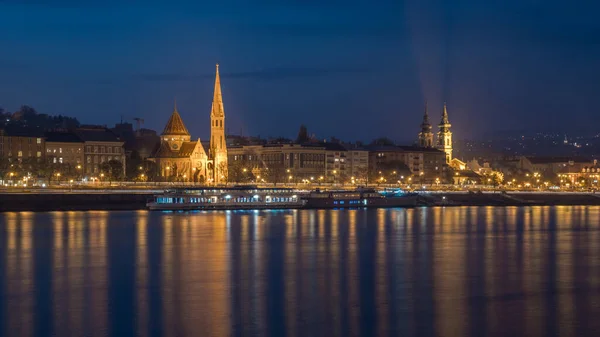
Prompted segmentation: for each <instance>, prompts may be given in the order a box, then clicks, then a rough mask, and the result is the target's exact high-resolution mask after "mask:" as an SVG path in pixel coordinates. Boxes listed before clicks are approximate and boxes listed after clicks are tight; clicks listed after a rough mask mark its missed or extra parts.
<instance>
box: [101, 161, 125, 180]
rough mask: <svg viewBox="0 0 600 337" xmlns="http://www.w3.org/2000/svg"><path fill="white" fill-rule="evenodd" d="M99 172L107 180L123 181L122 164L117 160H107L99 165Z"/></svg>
mask: <svg viewBox="0 0 600 337" xmlns="http://www.w3.org/2000/svg"><path fill="white" fill-rule="evenodd" d="M100 172H102V173H104V176H105V177H106V178H107V179H108V180H109V181H111V182H112V181H113V180H121V179H123V176H124V173H123V163H121V162H120V161H118V160H114V159H113V160H109V161H107V162H106V161H105V162H104V163H102V164H100Z"/></svg>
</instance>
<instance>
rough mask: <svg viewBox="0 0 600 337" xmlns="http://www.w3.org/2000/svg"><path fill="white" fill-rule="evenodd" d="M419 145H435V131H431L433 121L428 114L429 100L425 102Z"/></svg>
mask: <svg viewBox="0 0 600 337" xmlns="http://www.w3.org/2000/svg"><path fill="white" fill-rule="evenodd" d="M419 146H420V147H433V132H431V123H429V115H428V114H427V102H425V114H424V115H423V122H422V123H421V132H419Z"/></svg>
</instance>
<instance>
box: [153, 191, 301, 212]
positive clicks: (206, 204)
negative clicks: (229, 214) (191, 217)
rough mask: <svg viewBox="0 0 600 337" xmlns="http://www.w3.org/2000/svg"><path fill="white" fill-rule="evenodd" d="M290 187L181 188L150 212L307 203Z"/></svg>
mask: <svg viewBox="0 0 600 337" xmlns="http://www.w3.org/2000/svg"><path fill="white" fill-rule="evenodd" d="M299 192H300V191H297V190H294V189H291V188H258V187H256V186H234V187H222V188H221V187H202V188H179V189H172V190H167V191H165V192H164V193H162V194H158V195H156V196H154V198H153V200H152V201H151V202H149V203H148V204H147V206H148V208H149V209H150V210H162V211H191V210H241V209H280V208H285V209H291V208H301V207H302V206H304V203H305V201H304V200H303V199H302V198H301V197H300V195H299Z"/></svg>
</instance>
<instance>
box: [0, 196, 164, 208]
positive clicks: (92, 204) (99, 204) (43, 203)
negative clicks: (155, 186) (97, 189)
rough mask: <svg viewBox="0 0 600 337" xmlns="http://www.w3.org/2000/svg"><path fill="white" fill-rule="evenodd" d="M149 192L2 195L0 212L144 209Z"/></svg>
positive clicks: (0, 197) (149, 197)
mask: <svg viewBox="0 0 600 337" xmlns="http://www.w3.org/2000/svg"><path fill="white" fill-rule="evenodd" d="M152 195H153V194H152V193H110V192H109V193H78V192H74V193H4V194H0V212H18V211H33V212H47V211H85V210H138V209H146V203H147V202H148V200H149V199H151V198H152Z"/></svg>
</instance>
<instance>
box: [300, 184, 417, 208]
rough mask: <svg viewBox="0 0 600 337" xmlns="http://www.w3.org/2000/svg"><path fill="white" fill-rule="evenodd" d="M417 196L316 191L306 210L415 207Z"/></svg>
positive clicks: (371, 191)
mask: <svg viewBox="0 0 600 337" xmlns="http://www.w3.org/2000/svg"><path fill="white" fill-rule="evenodd" d="M416 205H417V195H415V194H412V193H405V192H404V191H402V190H384V191H376V190H375V189H360V188H359V189H356V190H338V191H336V190H333V191H321V190H316V191H314V192H311V193H309V194H308V195H307V196H306V204H305V205H304V207H305V208H353V207H414V206H416Z"/></svg>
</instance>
